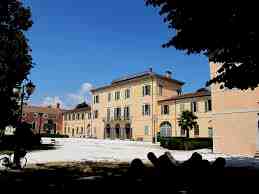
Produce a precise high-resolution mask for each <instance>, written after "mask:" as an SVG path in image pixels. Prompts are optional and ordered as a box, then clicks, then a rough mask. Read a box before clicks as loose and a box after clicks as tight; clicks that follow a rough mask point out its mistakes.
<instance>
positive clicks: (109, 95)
mask: <svg viewBox="0 0 259 194" xmlns="http://www.w3.org/2000/svg"><path fill="white" fill-rule="evenodd" d="M111 100H112V94H111V93H108V102H110V101H111Z"/></svg>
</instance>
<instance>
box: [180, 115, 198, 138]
mask: <svg viewBox="0 0 259 194" xmlns="http://www.w3.org/2000/svg"><path fill="white" fill-rule="evenodd" d="M197 119H198V117H197V116H195V115H194V114H193V113H192V112H191V111H188V110H185V111H183V112H182V114H181V116H180V118H178V125H179V127H180V128H181V129H182V130H184V131H186V137H187V138H189V137H190V130H192V129H194V128H196V127H198V123H197V121H196V120H197Z"/></svg>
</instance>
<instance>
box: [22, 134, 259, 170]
mask: <svg viewBox="0 0 259 194" xmlns="http://www.w3.org/2000/svg"><path fill="white" fill-rule="evenodd" d="M42 142H43V143H45V144H48V143H51V139H50V138H42ZM55 142H56V149H54V150H43V151H33V152H30V153H28V155H27V158H28V163H29V164H36V163H47V162H72V161H76V162H78V161H97V162H98V161H102V162H131V161H132V160H133V159H135V158H139V159H141V160H143V162H146V163H147V162H149V161H148V160H147V157H146V156H147V153H148V152H154V153H155V154H156V155H157V156H160V155H162V154H163V153H164V152H166V151H169V152H170V153H171V154H172V156H173V157H174V158H175V159H176V160H178V161H184V160H187V159H188V158H189V157H190V156H191V155H192V153H193V152H195V151H196V152H198V153H200V154H201V155H202V156H203V158H204V159H207V160H209V161H214V160H215V159H216V158H217V157H224V158H226V160H227V166H235V167H251V168H259V160H258V159H254V158H249V157H245V156H229V155H223V154H215V153H212V151H211V150H209V149H201V150H195V151H175V150H167V149H164V148H161V147H160V146H159V144H152V143H150V142H136V141H122V140H100V139H80V138H56V139H55Z"/></svg>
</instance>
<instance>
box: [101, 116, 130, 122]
mask: <svg viewBox="0 0 259 194" xmlns="http://www.w3.org/2000/svg"><path fill="white" fill-rule="evenodd" d="M102 120H103V122H106V123H108V122H115V121H127V122H130V121H131V120H132V117H124V116H122V117H110V118H108V117H104V118H103V119H102Z"/></svg>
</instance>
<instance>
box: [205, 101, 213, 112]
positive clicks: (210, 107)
mask: <svg viewBox="0 0 259 194" xmlns="http://www.w3.org/2000/svg"><path fill="white" fill-rule="evenodd" d="M211 110H212V105H211V100H210V99H209V100H206V101H205V112H209V111H211Z"/></svg>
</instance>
